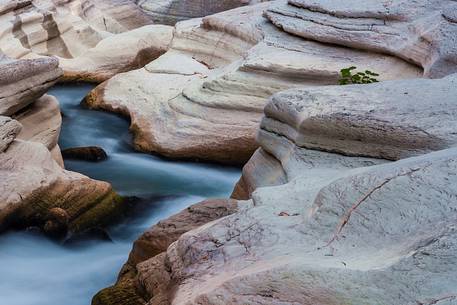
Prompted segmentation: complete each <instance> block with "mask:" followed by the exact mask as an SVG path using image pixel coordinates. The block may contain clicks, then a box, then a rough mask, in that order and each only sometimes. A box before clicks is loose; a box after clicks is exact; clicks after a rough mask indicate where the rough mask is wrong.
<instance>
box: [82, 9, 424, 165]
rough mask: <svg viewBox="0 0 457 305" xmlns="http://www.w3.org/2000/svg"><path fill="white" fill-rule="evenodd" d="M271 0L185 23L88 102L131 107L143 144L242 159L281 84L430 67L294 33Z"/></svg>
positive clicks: (180, 154)
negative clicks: (272, 14) (162, 49)
mask: <svg viewBox="0 0 457 305" xmlns="http://www.w3.org/2000/svg"><path fill="white" fill-rule="evenodd" d="M280 2H282V1H280ZM269 6H270V3H262V4H258V5H253V6H248V7H242V8H238V9H235V10H231V11H227V12H224V13H220V14H216V15H212V16H209V17H205V18H203V19H201V20H200V19H193V20H189V21H184V22H180V23H178V24H177V25H176V27H175V33H174V37H173V40H172V44H171V48H170V50H169V51H168V52H167V53H166V54H164V55H163V56H161V57H160V58H158V59H157V60H155V61H153V62H151V63H150V64H148V65H146V66H145V67H144V68H143V69H139V70H136V71H131V72H128V73H123V74H119V75H117V76H115V77H113V78H112V79H110V80H109V81H107V82H105V83H103V84H101V85H100V86H99V87H97V88H96V89H95V90H94V91H93V92H91V94H90V95H89V96H88V98H87V99H86V103H87V104H88V105H89V106H91V107H93V108H101V109H106V110H109V111H115V112H118V113H121V114H124V115H127V116H129V117H130V119H131V122H132V125H131V130H132V132H133V134H134V144H135V146H136V148H137V149H139V150H142V151H145V152H153V153H159V154H161V155H164V156H167V157H171V158H192V159H203V160H210V161H218V162H223V163H231V164H243V163H244V162H246V161H247V160H248V159H249V157H250V156H251V155H252V153H253V152H254V151H255V149H256V148H257V147H258V144H257V143H256V142H255V134H256V130H257V128H258V125H259V122H260V119H261V116H262V111H263V107H264V106H265V101H266V99H267V97H269V96H270V95H271V94H273V93H275V92H278V91H281V90H284V89H288V88H293V87H297V86H316V85H331V84H336V83H337V82H338V78H339V70H340V69H342V68H345V67H348V66H352V65H354V66H358V67H363V69H369V70H372V71H376V72H378V73H379V74H380V75H381V76H380V78H379V80H387V79H398V78H417V77H421V75H422V71H421V69H420V68H418V67H416V66H414V65H412V64H409V63H406V62H405V61H403V60H400V59H398V58H395V57H392V56H387V55H381V54H374V53H369V52H363V51H359V50H356V49H348V48H342V47H337V46H331V45H326V44H321V43H318V42H312V41H307V40H304V39H302V38H298V37H296V36H292V35H289V34H287V33H285V32H284V31H282V30H281V29H278V28H277V27H275V26H273V25H272V24H271V23H270V22H269V21H268V20H267V19H266V18H264V17H263V16H262V14H263V12H264V11H266V10H268V8H269Z"/></svg>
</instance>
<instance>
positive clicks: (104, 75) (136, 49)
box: [61, 25, 173, 82]
mask: <svg viewBox="0 0 457 305" xmlns="http://www.w3.org/2000/svg"><path fill="white" fill-rule="evenodd" d="M172 34H173V29H172V28H171V27H169V26H163V25H148V26H144V27H141V28H138V29H135V30H131V31H128V32H125V33H120V34H117V35H112V36H109V37H107V38H105V39H103V40H101V41H100V42H99V43H98V44H97V45H96V46H95V47H93V48H91V49H88V50H87V51H86V52H84V53H82V54H81V55H79V56H78V57H76V58H71V59H66V58H62V59H61V66H62V67H63V69H64V70H65V74H64V77H63V81H90V82H103V81H104V80H107V79H109V78H111V77H112V76H114V75H116V74H118V73H122V72H126V71H130V70H134V69H138V68H141V67H143V66H144V65H145V64H147V63H149V62H150V61H151V60H153V59H156V58H157V57H159V56H160V55H162V54H163V53H165V51H166V50H167V49H168V46H169V44H170V41H171V38H172Z"/></svg>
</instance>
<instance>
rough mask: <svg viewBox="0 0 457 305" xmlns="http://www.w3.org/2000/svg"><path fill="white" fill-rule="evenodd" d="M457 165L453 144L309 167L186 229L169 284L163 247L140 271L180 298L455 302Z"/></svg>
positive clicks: (169, 263) (171, 262)
mask: <svg viewBox="0 0 457 305" xmlns="http://www.w3.org/2000/svg"><path fill="white" fill-rule="evenodd" d="M456 165H457V149H455V148H453V149H448V150H444V151H440V152H434V153H430V154H427V155H424V156H420V157H414V158H409V159H404V160H400V161H397V162H393V163H387V164H382V165H378V166H371V167H365V168H357V169H353V170H350V169H348V170H341V171H339V172H338V173H337V174H336V173H335V172H327V173H324V172H321V174H320V175H319V177H315V176H313V175H312V173H313V172H307V173H305V172H304V173H303V174H302V176H301V177H298V178H296V179H294V180H293V181H290V182H289V183H288V184H286V185H282V186H276V187H264V188H260V189H258V190H257V191H256V192H255V194H254V195H253V200H252V201H251V203H250V205H249V206H248V207H247V208H246V209H242V210H241V211H240V212H238V213H236V214H233V215H231V216H228V217H225V218H223V219H220V220H218V221H215V222H212V223H210V224H208V225H205V226H203V227H201V228H199V229H197V230H193V231H191V232H188V233H187V234H185V235H183V236H181V238H180V239H179V240H178V241H177V242H175V243H173V244H172V245H171V246H170V247H169V249H168V250H167V254H166V256H165V258H164V261H165V266H166V268H164V270H165V271H166V273H167V274H168V276H169V277H170V280H169V281H168V283H170V286H168V287H166V288H165V290H164V289H160V291H154V289H156V287H157V286H149V285H150V284H154V283H158V282H159V281H160V279H163V278H164V276H163V275H161V274H160V273H159V271H157V270H156V271H155V272H150V271H147V270H148V269H146V265H147V266H150V268H154V266H156V265H157V261H156V260H154V259H152V260H151V261H146V262H143V263H142V268H141V269H140V270H144V271H142V272H140V274H139V278H141V279H144V280H145V282H144V283H145V284H144V287H146V288H147V289H148V290H147V293H148V294H149V295H160V294H166V293H169V292H170V291H173V294H168V295H169V296H170V303H172V304H184V303H185V304H229V303H233V304H313V305H320V304H322V305H324V304H325V305H328V304H349V303H353V304H362V303H364V302H365V303H369V304H386V305H387V304H410V303H411V300H418V302H420V303H424V304H432V303H437V302H438V300H449V301H450V302H451V303H452V304H453V300H455V297H454V296H455V295H457V294H456V292H457V291H456V287H455V284H454V281H453V280H452V279H453V278H454V277H455V276H456V274H457V269H456V268H455V264H456V262H457V257H456V256H455V251H456V246H457V234H456V232H457V231H456V228H455V216H456V200H454V199H453V198H455V196H457V193H456V192H455V187H453V185H455V183H457V180H456V177H457V175H456V172H457V166H456ZM282 211H286V212H287V213H288V214H289V215H293V214H298V216H289V217H280V216H278V214H279V213H281V212H282ZM156 269H157V268H156ZM149 270H150V269H149ZM414 302H415V301H414ZM148 304H151V305H152V304H159V303H156V302H155V300H154V298H152V299H151V301H150V302H149V303H148ZM411 304H412V303H411Z"/></svg>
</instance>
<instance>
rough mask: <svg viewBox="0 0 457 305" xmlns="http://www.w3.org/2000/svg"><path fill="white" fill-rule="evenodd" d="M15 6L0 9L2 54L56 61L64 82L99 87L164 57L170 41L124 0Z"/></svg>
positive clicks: (164, 31)
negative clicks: (45, 56) (58, 62)
mask: <svg viewBox="0 0 457 305" xmlns="http://www.w3.org/2000/svg"><path fill="white" fill-rule="evenodd" d="M17 3H18V5H16V6H14V5H12V4H10V5H6V6H5V8H4V9H3V10H2V9H1V4H0V29H1V30H2V33H4V34H3V35H2V36H1V38H0V43H1V45H2V51H3V52H4V53H5V54H6V55H8V56H9V57H12V58H17V59H19V58H37V57H42V56H43V55H48V56H50V55H53V56H56V57H58V58H59V59H60V67H61V68H63V70H64V72H65V75H64V78H63V79H62V80H63V81H91V82H101V81H103V80H106V79H108V78H109V77H111V76H113V75H115V74H116V73H119V72H124V71H128V70H130V69H136V68H139V67H142V66H143V65H144V64H145V63H147V62H149V61H151V60H152V59H155V58H157V57H158V56H159V55H160V54H162V53H163V52H165V50H166V49H167V47H168V44H169V42H170V40H171V36H172V28H171V27H168V26H163V25H151V23H152V21H151V19H150V17H148V16H147V15H145V14H144V13H143V12H142V11H141V10H140V9H139V8H138V7H137V6H136V4H135V3H133V2H132V1H129V0H102V1H95V0H75V1H50V0H45V1H38V0H33V1H21V2H17ZM19 3H20V5H19ZM127 33H128V34H127Z"/></svg>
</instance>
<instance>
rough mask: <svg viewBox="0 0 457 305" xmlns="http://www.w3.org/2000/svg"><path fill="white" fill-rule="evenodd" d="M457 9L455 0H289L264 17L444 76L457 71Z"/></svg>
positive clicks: (285, 27)
mask: <svg viewBox="0 0 457 305" xmlns="http://www.w3.org/2000/svg"><path fill="white" fill-rule="evenodd" d="M456 9H457V6H456V3H455V1H453V0H418V1H404V0H388V1H387V0H386V1H378V0H368V1H365V0H357V1H346V2H341V1H333V0H289V1H287V2H280V3H279V4H278V5H275V6H272V7H271V8H269V9H268V11H267V12H266V17H267V18H268V19H269V20H271V21H272V22H273V23H274V24H275V25H276V26H278V27H279V28H281V29H282V30H284V31H286V32H289V33H291V34H293V35H297V36H301V37H304V38H306V39H312V40H317V41H322V42H328V43H332V44H339V45H343V46H347V47H350V48H357V49H365V50H368V51H373V52H379V53H386V54H392V55H395V56H397V57H399V58H403V59H405V60H406V61H409V62H412V63H414V64H417V65H419V66H421V67H422V68H423V69H424V72H425V75H426V76H429V77H443V76H446V75H449V74H451V73H455V72H457V55H456V54H457V22H456V17H455V11H456Z"/></svg>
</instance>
